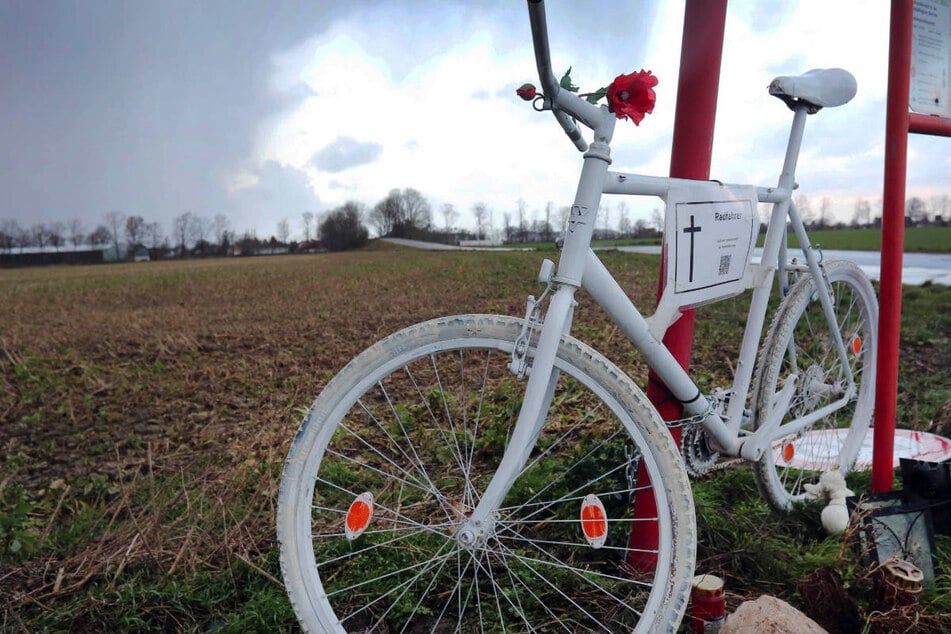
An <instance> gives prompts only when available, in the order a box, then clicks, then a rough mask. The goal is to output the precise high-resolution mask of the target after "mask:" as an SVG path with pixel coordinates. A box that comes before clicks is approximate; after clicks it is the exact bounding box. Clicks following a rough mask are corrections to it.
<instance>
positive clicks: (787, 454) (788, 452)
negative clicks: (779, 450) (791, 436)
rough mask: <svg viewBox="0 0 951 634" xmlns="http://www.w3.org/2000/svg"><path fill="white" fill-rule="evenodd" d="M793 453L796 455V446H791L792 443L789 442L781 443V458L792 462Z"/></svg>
mask: <svg viewBox="0 0 951 634" xmlns="http://www.w3.org/2000/svg"><path fill="white" fill-rule="evenodd" d="M795 455H796V448H795V447H793V444H792V443H791V442H787V443H784V444H783V460H785V461H786V462H787V463H788V462H792V459H793V456H795Z"/></svg>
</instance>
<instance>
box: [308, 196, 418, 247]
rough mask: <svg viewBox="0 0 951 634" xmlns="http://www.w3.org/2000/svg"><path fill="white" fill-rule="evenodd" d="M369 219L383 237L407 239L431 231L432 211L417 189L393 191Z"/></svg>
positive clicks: (378, 205) (379, 204) (374, 208)
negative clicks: (417, 232) (422, 231)
mask: <svg viewBox="0 0 951 634" xmlns="http://www.w3.org/2000/svg"><path fill="white" fill-rule="evenodd" d="M369 218H370V222H372V223H373V224H374V225H375V226H376V228H377V231H378V232H379V234H380V235H381V236H395V237H405V236H410V235H412V234H413V233H414V231H415V230H419V229H429V227H430V225H431V224H432V209H431V208H430V206H429V202H428V201H427V200H426V199H425V198H424V197H423V195H422V194H420V193H419V192H418V191H416V190H415V189H413V188H411V187H407V188H406V189H403V190H399V189H392V190H390V193H389V194H388V195H387V196H386V198H384V199H383V200H381V201H380V202H378V203H377V204H376V205H375V206H374V207H373V209H372V210H371V211H370V215H369ZM321 226H323V223H321ZM321 235H323V234H321Z"/></svg>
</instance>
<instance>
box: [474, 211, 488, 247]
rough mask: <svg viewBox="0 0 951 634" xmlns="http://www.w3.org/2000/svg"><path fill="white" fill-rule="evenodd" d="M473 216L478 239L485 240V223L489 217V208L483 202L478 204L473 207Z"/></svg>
mask: <svg viewBox="0 0 951 634" xmlns="http://www.w3.org/2000/svg"><path fill="white" fill-rule="evenodd" d="M472 214H473V215H474V216H475V220H476V237H477V238H478V239H479V240H485V221H486V218H487V217H488V215H489V208H488V207H487V206H486V204H485V203H483V202H478V203H476V204H474V205H473V206H472Z"/></svg>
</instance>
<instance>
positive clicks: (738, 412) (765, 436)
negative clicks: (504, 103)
mask: <svg viewBox="0 0 951 634" xmlns="http://www.w3.org/2000/svg"><path fill="white" fill-rule="evenodd" d="M529 10H530V13H531V12H532V11H533V6H532V5H531V4H530V5H529ZM545 29H546V26H545V19H544V14H543V13H542V14H541V16H540V17H539V16H537V15H533V16H532V30H533V37H534V39H535V42H536V50H540V51H541V54H540V55H538V57H537V59H538V70H539V75H540V77H541V78H542V82H543V85H544V86H545V89H546V93H547V95H553V96H547V95H546V97H545V102H544V109H552V110H553V111H554V112H555V114H556V118H557V120H558V122H559V124H561V126H562V128H564V130H565V132H566V133H567V134H568V136H569V138H571V140H572V141H573V142H574V143H575V145H576V146H577V147H579V149H587V151H586V152H585V154H584V162H583V166H582V170H581V177H580V180H579V183H578V188H577V191H576V194H575V199H574V203H573V205H572V207H571V211H570V214H569V219H568V226H567V231H566V234H565V242H564V246H563V247H562V254H561V257H560V259H559V262H558V266H557V271H556V272H554V273H553V274H550V273H549V272H550V271H552V270H553V267H552V266H551V264H550V263H547V264H546V265H545V266H543V269H542V271H543V273H542V276H547V279H541V280H540V281H543V282H544V283H546V284H547V285H548V287H549V289H551V288H554V289H555V290H554V293H553V294H552V298H551V300H550V302H549V305H548V310H547V312H546V313H545V315H544V319H543V325H542V328H541V332H540V335H539V337H538V341H537V345H536V347H535V355H534V359H533V362H532V364H531V372H530V374H529V379H528V385H527V388H526V392H525V397H524V401H523V404H522V408H521V411H520V413H519V417H518V421H517V423H516V426H515V429H514V431H513V433H512V437H511V442H510V443H509V448H508V449H507V450H506V453H505V455H504V456H503V458H502V461H501V463H500V465H499V468H498V470H497V472H496V475H495V476H494V478H493V479H492V481H491V482H490V484H489V486H488V487H487V489H486V491H485V493H484V495H483V497H482V499H481V501H480V503H479V505H478V507H477V508H476V509H475V511H474V512H473V514H472V516H471V518H470V521H469V522H468V526H467V528H466V529H465V530H464V531H462V533H461V534H460V539H461V540H462V541H464V542H466V541H469V540H472V541H473V542H475V541H477V540H479V539H481V538H482V536H483V534H484V533H483V531H486V530H491V524H492V521H491V515H492V513H494V510H495V509H496V508H498V506H499V504H500V503H501V501H502V498H503V497H504V495H505V493H506V492H507V491H508V489H509V488H510V487H511V485H512V483H513V482H514V480H515V478H516V477H517V475H518V473H519V471H520V470H521V468H522V467H523V466H524V465H525V463H526V462H527V460H528V457H529V455H530V454H531V451H532V449H533V447H534V445H535V441H536V439H537V437H538V434H539V433H540V431H541V427H542V424H543V423H544V420H545V415H546V413H547V410H548V408H549V406H550V403H551V397H552V392H553V390H554V386H555V383H556V381H557V379H558V373H557V370H555V369H554V359H555V355H556V350H557V347H558V341H559V339H560V337H561V336H562V334H564V333H568V332H569V331H570V329H571V322H572V313H573V306H574V304H575V300H574V295H575V292H576V291H577V290H578V289H579V288H581V287H584V288H585V289H587V290H588V291H589V293H590V294H591V296H592V297H593V298H594V300H595V301H596V302H597V303H598V304H599V305H600V306H601V307H602V308H603V309H604V310H605V311H606V312H607V314H608V315H609V317H610V318H611V320H612V321H613V322H614V323H615V324H617V326H618V327H619V328H620V329H621V331H622V332H623V333H624V335H625V336H626V337H627V338H628V339H629V340H630V341H631V343H632V344H633V345H634V347H635V348H636V349H637V350H638V351H639V352H640V353H641V354H642V355H643V356H644V358H645V360H646V361H647V363H648V365H649V366H650V367H651V368H652V369H653V370H654V372H655V373H656V374H657V376H658V377H660V379H661V380H662V381H663V383H664V384H665V385H666V387H667V389H668V391H669V392H670V393H671V395H672V396H673V397H674V398H676V399H677V400H678V401H679V402H680V403H681V404H682V405H683V409H684V414H685V415H686V416H687V417H696V418H699V419H700V424H701V425H702V426H703V428H704V430H705V431H707V432H708V433H709V434H710V436H711V437H712V439H713V441H714V443H715V445H716V448H717V449H718V450H719V451H721V452H723V453H725V454H728V455H733V456H740V457H743V458H746V459H748V460H758V459H760V457H761V456H762V455H763V453H764V452H765V451H767V450H769V448H770V447H771V445H772V443H773V442H774V441H776V440H778V439H780V438H783V437H786V436H789V435H791V434H795V433H797V432H798V431H801V430H803V429H805V428H806V427H808V426H809V425H811V424H812V423H813V422H815V421H816V420H819V419H821V418H822V417H824V416H826V415H828V414H829V413H831V412H832V411H834V410H836V409H839V408H840V407H842V406H843V405H845V404H846V403H848V402H849V401H850V400H851V399H852V398H853V397H854V395H855V393H856V388H855V384H854V381H853V380H852V377H851V376H848V374H847V373H846V379H847V381H848V384H847V388H846V390H845V393H844V395H843V396H842V398H840V399H838V400H837V401H835V402H833V403H830V404H828V405H826V406H824V407H822V408H820V409H817V410H816V411H814V412H812V413H810V414H808V415H806V416H804V417H802V418H800V419H797V420H794V421H790V422H787V423H786V424H782V425H781V424H780V423H781V421H782V418H783V414H784V413H785V412H786V410H787V408H788V405H789V403H790V400H791V399H792V397H793V394H794V392H795V388H796V384H797V382H798V380H799V376H798V375H796V374H793V375H791V376H790V377H789V378H788V379H786V381H785V384H784V385H783V387H782V389H781V390H780V393H779V394H778V396H777V401H776V403H775V405H774V406H773V409H772V412H771V413H770V415H769V416H768V418H767V420H766V421H761V422H760V424H759V426H758V428H757V429H756V431H754V432H751V433H742V432H741V427H742V424H743V420H744V417H745V409H746V401H747V395H748V393H749V390H750V386H751V383H752V380H753V366H754V363H755V356H756V351H757V349H758V347H759V345H760V340H761V337H762V333H763V327H764V324H765V320H766V313H767V305H768V301H769V296H770V293H771V291H772V287H773V282H774V276H775V273H776V272H777V270H778V271H779V272H780V289H781V291H782V292H783V293H785V291H786V290H787V288H788V283H787V280H786V275H787V273H789V272H791V271H808V272H809V273H811V274H812V275H813V276H814V279H816V280H823V286H824V287H825V288H826V289H828V283H827V281H826V280H825V276H824V275H823V270H822V267H821V266H820V260H819V257H818V256H817V254H816V252H815V250H814V249H813V248H812V246H811V245H810V243H809V240H808V236H807V235H806V231H805V228H804V227H803V224H802V221H801V219H800V217H799V214H798V212H797V210H796V208H795V205H793V204H792V192H793V190H794V188H795V186H796V185H795V172H796V163H797V161H798V157H799V150H800V146H801V142H802V136H803V131H804V128H805V120H806V116H807V106H806V105H799V106H796V107H795V109H794V115H793V122H792V126H791V130H790V133H789V140H788V143H787V146H786V155H785V160H784V163H783V169H782V172H781V174H780V177H779V182H778V184H777V186H776V187H757V188H756V193H757V199H758V201H759V202H769V203H773V209H772V212H771V215H770V222H769V226H768V228H767V233H766V240H765V244H764V247H763V255H762V258H761V261H760V263H759V264H753V265H751V266H752V273H753V275H752V283H751V286H750V287H749V288H752V289H753V295H752V300H751V303H750V308H749V315H748V318H747V323H746V329H745V331H744V335H743V341H742V344H741V347H740V354H739V360H738V364H737V369H736V374H735V377H734V381H733V385H732V387H731V389H730V390H729V391H728V392H726V393H725V394H726V397H725V398H724V403H722V404H723V405H725V412H724V413H722V414H721V412H720V411H719V410H720V408H718V407H711V401H709V400H708V399H707V398H705V397H704V395H703V394H702V392H701V390H700V389H699V387H698V386H697V384H696V383H695V382H694V381H693V379H692V378H691V377H690V375H689V374H688V373H687V371H686V370H684V368H683V367H682V366H681V365H680V363H679V362H678V361H677V360H676V359H675V358H674V357H673V355H672V354H671V353H670V351H669V350H668V349H667V348H666V347H665V346H664V345H663V343H662V342H661V339H662V337H663V332H662V331H661V328H659V327H658V326H657V325H656V324H652V323H651V320H650V318H645V317H644V316H643V315H642V314H641V312H640V311H639V310H638V308H637V307H636V306H635V305H634V303H633V302H632V301H631V300H630V299H629V298H628V297H627V295H626V293H625V292H624V290H623V289H622V288H621V287H620V285H619V284H618V283H617V281H615V279H614V278H613V277H612V276H611V274H610V273H609V272H608V270H607V269H606V268H605V267H604V265H603V264H602V263H601V261H600V260H599V259H598V257H597V255H596V254H595V253H594V251H593V250H592V249H591V239H592V234H593V230H594V226H595V219H596V214H597V210H598V208H599V205H600V200H601V196H602V195H603V194H622V195H640V196H643V195H653V196H658V197H661V198H666V196H667V193H668V192H669V191H670V190H671V189H672V188H675V187H678V186H685V185H692V184H696V183H698V182H703V181H692V180H685V179H675V178H662V177H652V176H642V175H636V174H624V173H619V172H612V171H609V169H608V167H609V165H610V163H611V153H610V141H611V137H612V136H613V132H614V124H615V121H616V119H615V117H614V115H613V114H612V113H610V112H609V111H608V109H607V108H606V107H598V106H594V105H591V104H588V103H587V102H584V101H583V100H580V99H577V98H576V97H574V96H572V95H565V93H564V91H559V90H558V88H557V87H556V86H555V84H554V78H553V76H552V75H551V70H550V63H549V62H548V61H547V60H548V43H547V36H546V35H545ZM546 78H548V80H547V81H546ZM566 113H567V114H568V115H570V116H571V117H572V118H574V119H576V120H578V121H580V122H582V123H583V124H585V125H586V126H587V127H589V128H591V129H592V130H593V131H594V141H593V142H592V143H591V145H590V147H589V146H587V145H586V144H585V141H584V139H583V138H581V137H580V134H578V130H577V127H576V126H575V125H574V123H573V122H572V121H571V119H570V118H568V116H567V115H566ZM787 219H788V220H789V223H790V224H791V226H792V227H793V230H794V231H795V232H796V235H797V237H798V239H799V243H800V245H801V248H802V252H803V256H804V258H805V261H806V264H805V265H802V264H790V263H788V262H786V239H785V236H786V221H787ZM818 296H819V300H820V301H821V304H822V309H823V312H824V314H825V317H826V319H827V320H828V322H829V323H830V325H831V326H833V327H832V328H831V329H830V330H831V331H832V333H834V337H835V346H836V349H837V351H838V355H839V356H840V358H841V360H842V361H843V364H842V367H848V360H847V351H846V347H845V343H844V342H843V341H842V338H841V334H840V333H839V329H838V327H837V323H836V317H835V313H834V307H833V305H832V299H831V296H830V294H829V293H828V292H819V293H818ZM535 308H536V305H535V304H534V299H533V298H530V299H529V310H528V315H527V316H526V320H528V319H529V316H530V315H531V314H532V313H533V312H534V310H535ZM663 330H666V325H665V326H663Z"/></svg>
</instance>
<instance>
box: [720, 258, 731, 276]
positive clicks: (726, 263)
mask: <svg viewBox="0 0 951 634" xmlns="http://www.w3.org/2000/svg"><path fill="white" fill-rule="evenodd" d="M729 272H730V256H729V255H721V256H720V275H726V274H727V273H729Z"/></svg>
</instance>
